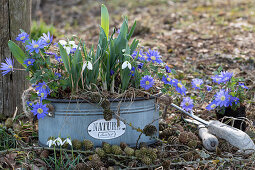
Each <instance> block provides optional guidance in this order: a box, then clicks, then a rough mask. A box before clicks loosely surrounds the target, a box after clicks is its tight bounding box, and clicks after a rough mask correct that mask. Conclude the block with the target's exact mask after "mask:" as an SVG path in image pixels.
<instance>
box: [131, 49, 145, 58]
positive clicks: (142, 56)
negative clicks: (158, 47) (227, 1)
mask: <svg viewBox="0 0 255 170" xmlns="http://www.w3.org/2000/svg"><path fill="white" fill-rule="evenodd" d="M137 55H138V51H134V52H133V54H132V55H131V56H132V57H133V59H135V58H136V57H137V60H139V61H145V57H144V54H143V51H142V50H140V51H139V56H137Z"/></svg>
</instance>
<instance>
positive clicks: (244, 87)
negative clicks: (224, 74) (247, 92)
mask: <svg viewBox="0 0 255 170" xmlns="http://www.w3.org/2000/svg"><path fill="white" fill-rule="evenodd" d="M238 84H239V86H241V87H242V88H243V89H248V87H247V86H245V85H244V83H238Z"/></svg>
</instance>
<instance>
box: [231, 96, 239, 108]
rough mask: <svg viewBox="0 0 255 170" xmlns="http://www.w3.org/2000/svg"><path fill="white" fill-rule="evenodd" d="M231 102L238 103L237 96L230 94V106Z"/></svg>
mask: <svg viewBox="0 0 255 170" xmlns="http://www.w3.org/2000/svg"><path fill="white" fill-rule="evenodd" d="M233 103H234V104H238V103H239V98H238V97H233V96H230V106H232V104H233Z"/></svg>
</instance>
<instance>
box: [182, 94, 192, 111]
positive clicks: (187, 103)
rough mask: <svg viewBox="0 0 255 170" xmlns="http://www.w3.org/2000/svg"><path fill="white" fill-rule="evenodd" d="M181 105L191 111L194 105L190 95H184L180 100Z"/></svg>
mask: <svg viewBox="0 0 255 170" xmlns="http://www.w3.org/2000/svg"><path fill="white" fill-rule="evenodd" d="M181 107H182V108H183V109H184V110H186V111H192V108H193V107H194V104H193V100H192V99H191V98H190V97H185V98H184V99H183V101H182V102H181Z"/></svg>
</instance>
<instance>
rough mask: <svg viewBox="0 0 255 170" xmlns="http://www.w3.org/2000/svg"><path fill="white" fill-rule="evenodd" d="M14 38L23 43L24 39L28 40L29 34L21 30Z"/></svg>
mask: <svg viewBox="0 0 255 170" xmlns="http://www.w3.org/2000/svg"><path fill="white" fill-rule="evenodd" d="M16 40H17V41H21V42H23V43H25V42H26V40H29V35H28V34H27V33H25V32H22V33H20V34H19V35H18V36H17V38H16Z"/></svg>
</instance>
